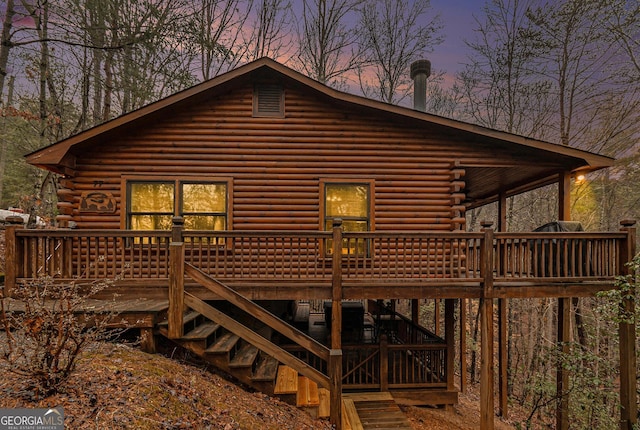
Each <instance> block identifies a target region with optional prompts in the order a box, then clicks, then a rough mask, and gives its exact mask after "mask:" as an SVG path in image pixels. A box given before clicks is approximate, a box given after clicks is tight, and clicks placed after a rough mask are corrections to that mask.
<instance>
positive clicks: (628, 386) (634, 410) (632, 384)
mask: <svg viewBox="0 0 640 430" xmlns="http://www.w3.org/2000/svg"><path fill="white" fill-rule="evenodd" d="M620 224H621V225H622V231H624V232H626V233H627V239H626V243H624V244H623V245H622V250H621V252H620V273H621V274H628V275H631V276H635V273H633V272H632V269H631V268H629V267H627V266H625V264H626V263H627V262H629V261H631V260H632V259H633V258H634V256H635V255H636V227H635V224H636V222H635V221H633V220H628V221H627V220H625V221H622V222H621V223H620ZM632 282H635V280H632ZM635 306H636V305H635V297H634V296H633V294H629V295H628V296H627V297H626V298H625V299H624V300H623V302H622V303H621V304H620V313H621V314H622V316H623V318H621V322H620V324H619V326H618V333H619V335H620V429H621V430H631V429H632V428H633V427H634V424H636V423H637V421H638V418H637V415H638V405H637V401H638V394H637V368H636V365H637V363H636V332H635V318H632V319H631V321H630V320H629V318H628V316H629V315H635Z"/></svg>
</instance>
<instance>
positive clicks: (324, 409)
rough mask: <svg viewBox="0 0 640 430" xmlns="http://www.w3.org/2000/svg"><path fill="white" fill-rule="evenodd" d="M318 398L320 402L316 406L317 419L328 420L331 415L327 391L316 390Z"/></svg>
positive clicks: (324, 389) (322, 389)
mask: <svg viewBox="0 0 640 430" xmlns="http://www.w3.org/2000/svg"><path fill="white" fill-rule="evenodd" d="M318 397H319V400H320V405H318V418H328V417H329V416H330V415H331V399H330V397H329V390H327V389H326V388H318Z"/></svg>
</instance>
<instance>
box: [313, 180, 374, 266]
mask: <svg viewBox="0 0 640 430" xmlns="http://www.w3.org/2000/svg"><path fill="white" fill-rule="evenodd" d="M321 188H322V190H321V191H322V195H323V201H324V214H323V219H324V229H325V230H331V228H332V225H333V220H334V219H336V218H340V219H342V227H343V231H370V230H372V223H371V212H372V210H371V197H370V195H371V188H372V183H369V182H365V183H358V182H325V181H323V182H322V184H321ZM368 248H369V246H368V242H367V241H364V240H361V241H358V242H357V243H356V242H355V241H353V240H350V241H347V240H346V239H345V240H344V242H343V244H342V253H343V254H357V255H368V254H369V249H368ZM326 253H327V254H332V253H333V244H332V243H331V241H329V243H327V247H326Z"/></svg>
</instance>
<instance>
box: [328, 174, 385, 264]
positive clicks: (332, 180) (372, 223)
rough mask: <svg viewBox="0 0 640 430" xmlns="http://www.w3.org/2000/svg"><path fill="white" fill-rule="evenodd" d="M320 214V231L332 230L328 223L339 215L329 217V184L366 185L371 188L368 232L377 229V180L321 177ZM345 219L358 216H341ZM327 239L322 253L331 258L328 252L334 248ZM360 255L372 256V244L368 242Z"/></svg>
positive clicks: (368, 207)
mask: <svg viewBox="0 0 640 430" xmlns="http://www.w3.org/2000/svg"><path fill="white" fill-rule="evenodd" d="M319 182H320V216H319V221H320V223H319V224H320V225H319V229H320V231H331V230H326V227H325V226H326V223H327V221H328V220H329V219H336V218H339V217H327V210H326V207H327V205H326V198H327V197H326V190H327V185H355V186H358V185H366V186H367V187H368V189H369V193H368V195H367V198H368V200H369V201H368V205H367V215H368V217H367V221H368V225H369V228H368V230H367V231H368V232H373V231H375V216H374V214H375V211H374V208H375V201H374V200H375V199H374V196H375V180H374V179H369V178H367V179H364V178H342V177H341V178H320V181H319ZM341 219H342V220H343V221H349V220H355V219H356V218H341ZM324 242H325V241H323V243H322V247H321V248H322V249H321V255H322V256H323V257H324V258H330V257H331V254H330V253H328V250H329V248H332V247H331V246H329V244H328V242H327V243H324ZM360 257H364V258H369V257H371V246H369V243H367V245H366V250H365V253H364V255H360Z"/></svg>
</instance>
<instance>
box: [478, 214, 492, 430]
mask: <svg viewBox="0 0 640 430" xmlns="http://www.w3.org/2000/svg"><path fill="white" fill-rule="evenodd" d="M480 224H481V225H482V231H483V232H484V239H483V245H482V249H481V259H480V261H481V262H482V263H481V271H482V273H481V276H482V278H483V294H482V298H481V299H480V342H481V351H480V352H481V355H480V429H481V430H493V428H494V426H495V423H494V415H495V413H494V398H493V381H494V373H493V372H494V371H493V368H494V364H493V341H494V336H493V267H494V258H495V256H494V255H493V254H494V252H493V229H492V228H491V226H492V224H493V223H491V222H486V221H484V222H481V223H480Z"/></svg>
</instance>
